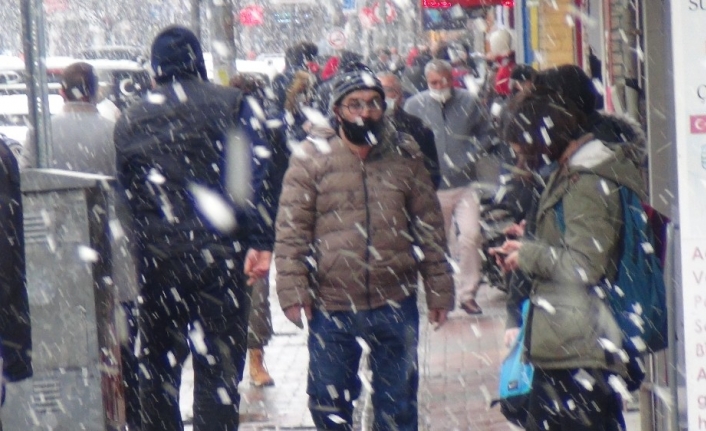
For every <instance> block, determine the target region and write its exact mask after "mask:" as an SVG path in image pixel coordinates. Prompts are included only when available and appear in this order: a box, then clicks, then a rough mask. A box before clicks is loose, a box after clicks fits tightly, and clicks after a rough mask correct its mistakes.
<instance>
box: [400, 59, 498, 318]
mask: <svg viewBox="0 0 706 431" xmlns="http://www.w3.org/2000/svg"><path fill="white" fill-rule="evenodd" d="M424 74H425V76H426V80H427V85H428V87H429V89H428V90H426V91H423V92H421V93H419V94H417V95H416V96H414V97H412V98H410V99H409V100H407V103H405V106H404V109H405V111H407V112H408V113H410V114H412V115H414V116H416V117H419V118H421V119H422V120H423V121H424V122H425V123H427V125H428V126H429V127H430V128H431V129H432V131H433V132H434V140H435V143H436V150H437V153H438V155H439V163H440V170H441V184H439V191H438V192H437V195H438V197H439V203H440V204H441V210H442V212H443V214H444V225H445V228H446V232H447V233H448V238H449V241H450V242H451V243H453V240H454V238H455V236H456V235H455V229H454V230H453V231H452V230H451V227H452V219H455V221H456V225H457V226H458V232H459V234H458V262H459V273H458V274H457V275H458V277H457V283H456V293H457V294H456V296H457V297H458V299H459V304H460V307H461V308H462V309H463V310H465V311H466V312H467V313H469V314H480V313H482V310H481V308H480V306H479V305H478V303H477V302H476V294H477V292H478V287H479V283H480V268H481V260H480V253H479V252H478V249H479V246H480V241H481V236H480V208H479V202H478V197H477V196H476V192H475V189H476V187H475V186H474V183H476V182H477V181H478V174H477V169H476V161H477V159H478V155H479V154H481V153H482V152H483V150H484V149H485V148H486V147H487V145H488V143H489V141H490V139H489V129H490V122H489V119H488V118H487V117H486V115H485V112H484V111H483V109H482V107H481V104H480V101H479V100H478V99H477V98H476V97H475V96H473V95H472V94H471V93H470V92H468V91H466V90H463V89H460V88H454V87H453V75H452V67H451V64H449V63H448V62H446V61H444V60H432V61H430V62H429V63H427V65H426V67H425V69H424ZM450 245H453V244H450ZM450 248H451V247H450Z"/></svg>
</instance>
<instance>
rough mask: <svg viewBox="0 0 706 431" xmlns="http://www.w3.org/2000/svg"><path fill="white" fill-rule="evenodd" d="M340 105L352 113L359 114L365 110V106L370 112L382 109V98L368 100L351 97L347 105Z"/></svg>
mask: <svg viewBox="0 0 706 431" xmlns="http://www.w3.org/2000/svg"><path fill="white" fill-rule="evenodd" d="M341 106H343V107H344V108H346V109H348V112H350V113H351V114H353V115H360V114H362V113H363V112H364V111H365V108H368V110H369V111H370V112H379V111H382V100H380V98H378V97H376V98H374V99H372V100H368V101H365V100H360V99H351V100H350V101H348V104H347V105H341Z"/></svg>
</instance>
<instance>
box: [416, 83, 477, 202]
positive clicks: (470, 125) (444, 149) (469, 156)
mask: <svg viewBox="0 0 706 431" xmlns="http://www.w3.org/2000/svg"><path fill="white" fill-rule="evenodd" d="M404 110H405V111H407V112H409V113H410V114H412V115H414V116H416V117H419V118H421V119H422V121H424V122H425V123H426V124H427V126H428V127H429V128H430V129H432V130H433V131H434V140H435V142H436V150H437V153H438V155H439V164H440V165H441V166H440V167H441V169H440V170H441V184H440V185H439V188H440V189H442V190H443V189H451V188H456V187H462V186H465V185H468V184H469V183H471V182H473V181H477V180H478V174H477V171H476V160H477V158H478V156H479V153H482V152H483V151H484V150H485V149H487V148H488V147H489V146H490V135H489V131H490V129H491V123H490V119H489V118H487V116H486V114H485V111H484V110H483V108H482V106H481V104H480V101H479V100H478V98H476V97H475V96H473V95H472V94H471V93H470V92H468V91H467V90H463V89H459V88H454V89H453V90H452V96H451V98H450V99H449V100H448V101H446V103H444V104H443V105H442V104H441V103H439V102H437V101H436V100H435V99H433V98H432V97H431V95H430V94H429V90H427V91H423V92H421V93H419V94H417V95H415V96H414V97H412V98H410V99H408V100H407V103H405V105H404Z"/></svg>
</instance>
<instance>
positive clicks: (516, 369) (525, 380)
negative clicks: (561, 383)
mask: <svg viewBox="0 0 706 431" xmlns="http://www.w3.org/2000/svg"><path fill="white" fill-rule="evenodd" d="M521 309H522V325H520V332H519V334H518V335H517V338H516V339H515V343H514V344H513V345H512V348H511V349H510V352H509V353H508V354H507V356H506V357H505V359H504V360H503V363H502V365H501V366H500V381H499V386H498V395H499V398H498V399H495V400H493V401H492V402H491V403H490V407H494V406H495V405H496V404H500V412H501V413H502V414H503V416H505V419H507V420H508V421H510V422H511V423H513V424H514V425H517V426H520V427H524V424H525V422H526V421H527V408H528V407H529V396H530V390H531V389H532V379H533V377H534V366H533V365H532V364H530V363H529V362H527V361H526V359H525V357H524V353H525V332H526V328H527V321H528V318H529V310H530V300H529V299H525V300H524V301H523V302H522V306H521Z"/></svg>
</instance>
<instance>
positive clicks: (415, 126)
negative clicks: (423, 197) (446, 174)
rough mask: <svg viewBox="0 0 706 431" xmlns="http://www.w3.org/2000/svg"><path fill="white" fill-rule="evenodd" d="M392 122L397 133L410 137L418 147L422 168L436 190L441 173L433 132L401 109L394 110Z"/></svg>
mask: <svg viewBox="0 0 706 431" xmlns="http://www.w3.org/2000/svg"><path fill="white" fill-rule="evenodd" d="M392 120H393V121H394V123H395V126H396V129H397V131H398V132H402V133H407V134H408V135H411V136H412V137H413V138H414V140H415V141H416V142H417V145H419V149H420V150H422V154H424V166H426V168H427V170H428V171H429V175H430V176H431V182H432V183H433V184H434V189H435V190H438V189H439V182H440V181H441V171H440V170H439V155H438V154H437V152H436V144H435V142H434V132H432V131H431V129H430V128H428V127H427V126H425V125H424V122H423V121H422V120H420V119H419V118H418V117H415V116H414V115H412V114H409V113H407V112H406V111H405V110H404V109H402V107H398V108H397V109H395V111H394V114H393V115H392Z"/></svg>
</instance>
